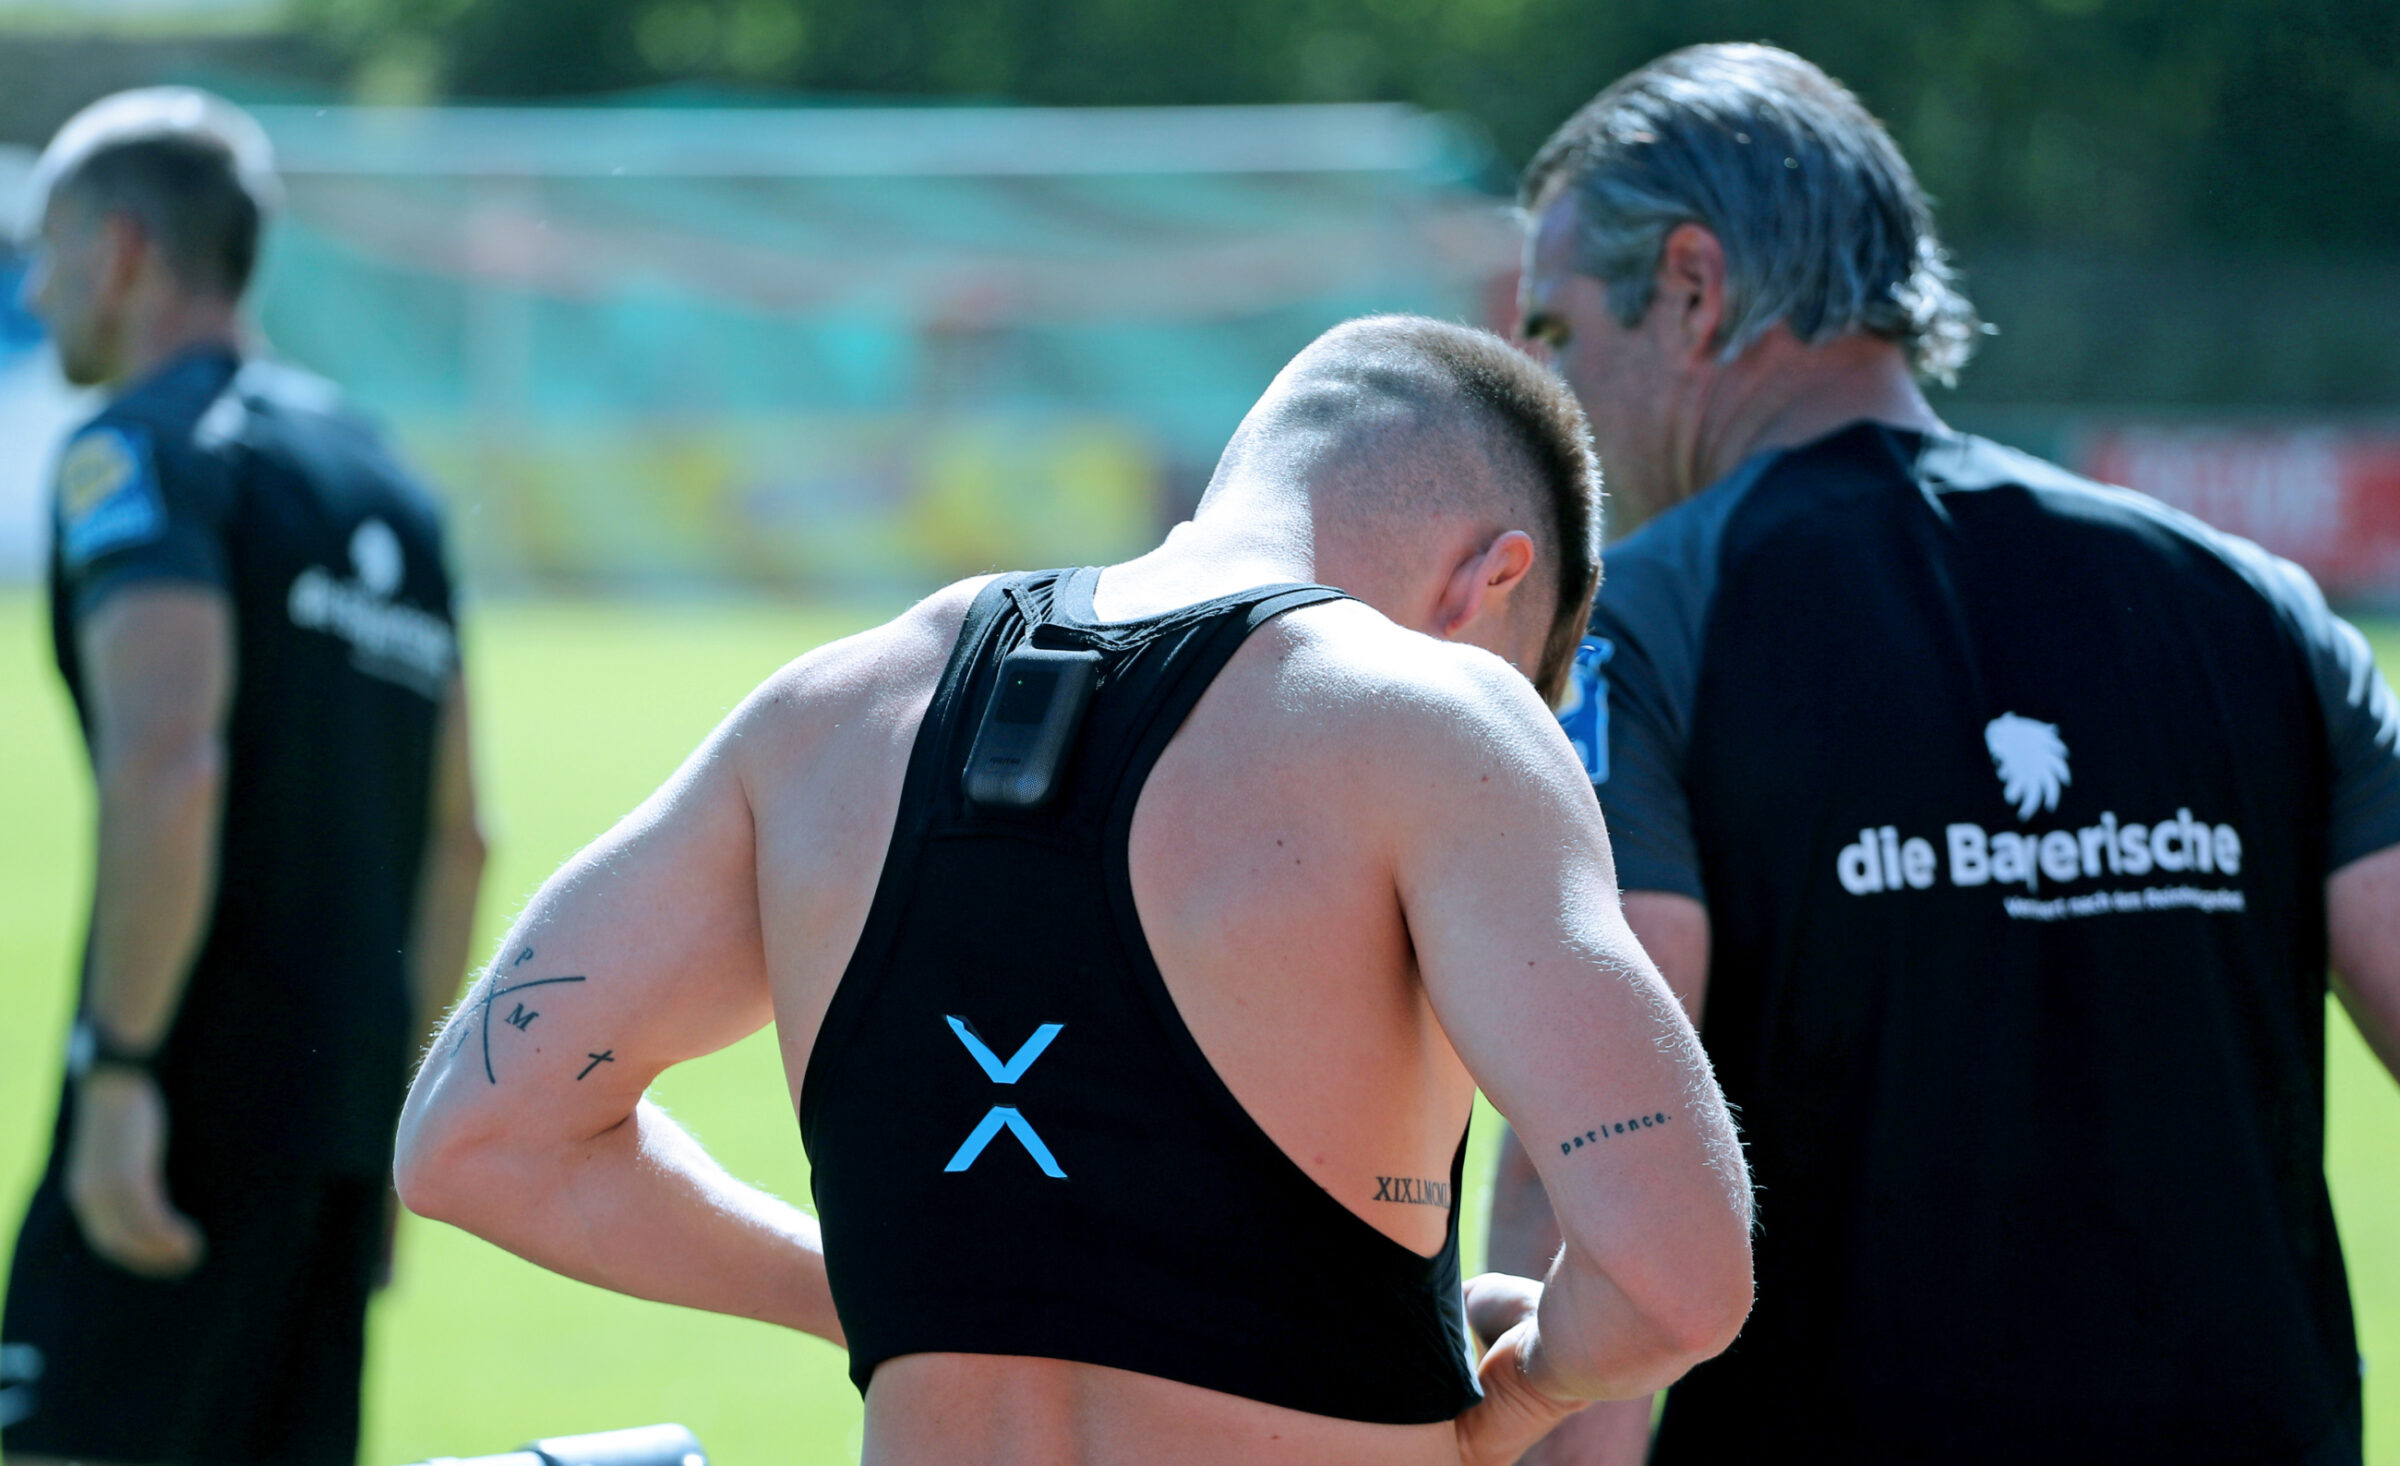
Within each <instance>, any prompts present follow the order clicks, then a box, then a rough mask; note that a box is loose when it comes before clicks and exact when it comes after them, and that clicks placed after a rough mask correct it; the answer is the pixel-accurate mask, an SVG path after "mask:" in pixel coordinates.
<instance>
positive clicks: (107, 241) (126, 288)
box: [92, 214, 151, 301]
mask: <svg viewBox="0 0 2400 1466" xmlns="http://www.w3.org/2000/svg"><path fill="white" fill-rule="evenodd" d="M96 243H97V244H98V246H99V249H100V262H99V268H98V269H96V270H94V271H93V272H92V276H93V279H94V280H95V281H96V282H97V283H98V285H99V293H100V295H101V297H102V298H103V299H106V300H111V301H115V300H122V299H123V298H124V297H125V296H126V295H128V294H130V293H131V292H132V290H133V286H134V282H135V281H136V280H137V279H139V278H140V276H141V273H142V266H143V264H144V263H145V262H147V261H148V259H149V258H150V252H151V251H150V236H149V235H148V234H147V233H145V232H143V230H142V226H141V223H140V221H139V220H137V219H135V218H134V217H133V216H132V215H131V214H110V215H109V216H108V217H107V218H105V219H102V220H101V221H100V237H99V239H98V240H97V241H96Z"/></svg>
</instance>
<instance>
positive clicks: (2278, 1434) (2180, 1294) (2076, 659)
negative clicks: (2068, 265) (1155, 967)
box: [1492, 46, 2400, 1463]
mask: <svg viewBox="0 0 2400 1466" xmlns="http://www.w3.org/2000/svg"><path fill="white" fill-rule="evenodd" d="M1524 202H1525V204H1526V206H1527V209H1528V219H1529V225H1530V229H1529V237H1528V244H1527V271H1526V279H1525V287H1524V297H1523V306H1524V332H1525V334H1526V335H1527V336H1528V337H1530V338H1531V339H1533V340H1534V341H1536V342H1538V343H1542V344H1544V345H1545V346H1546V347H1547V348H1548V349H1549V350H1550V351H1551V352H1553V353H1554V354H1555V356H1556V358H1557V359H1558V361H1559V362H1560V363H1561V365H1562V366H1563V368H1564V370H1565V372H1566V374H1567V376H1568V377H1569V379H1570V380H1571V381H1572V382H1573V383H1574V385H1575V387H1576V389H1577V390H1578V392H1579V393H1580V394H1581V396H1582V397H1583V400H1584V404H1585V407H1586V408H1587V410H1588V411H1589V413H1590V415H1591V421H1592V426H1593V431H1594V436H1595V438H1596V441H1597V445H1598V447H1599V449H1600V451H1601V454H1602V457H1603V460H1604V461H1605V462H1606V463H1607V464H1608V468H1609V478H1610V485H1611V487H1612V488H1613V489H1614V490H1615V491H1616V498H1617V506H1616V507H1617V509H1618V511H1619V513H1620V515H1621V516H1622V518H1621V519H1620V523H1619V528H1623V527H1624V524H1623V519H1624V518H1630V519H1632V520H1634V521H1636V522H1639V521H1641V520H1644V519H1648V520H1649V521H1650V522H1649V523H1647V524H1646V525H1644V527H1643V528H1642V529H1641V530H1640V532H1639V533H1636V534H1634V535H1632V536H1631V537H1630V538H1627V539H1624V540H1622V541H1620V542H1619V543H1618V544H1617V545H1615V546H1614V547H1613V548H1612V551H1611V554H1610V562H1609V574H1608V580H1607V583H1606V585H1605V586H1604V588H1603V589H1602V591H1601V594H1600V598H1599V602H1598V605H1597V608H1596V612H1595V616H1594V620H1593V633H1594V635H1593V640H1592V641H1591V642H1589V643H1587V644H1586V647H1585V650H1584V652H1583V654H1582V656H1581V657H1580V659H1579V664H1580V680H1581V693H1582V695H1581V697H1580V699H1575V700H1571V703H1570V708H1569V711H1568V713H1567V714H1566V716H1567V718H1568V720H1569V730H1570V733H1571V734H1573V735H1575V737H1576V741H1577V742H1578V744H1579V745H1580V746H1581V747H1582V748H1583V749H1584V750H1585V753H1586V758H1587V760H1588V763H1589V767H1590V772H1591V774H1592V776H1593V780H1594V783H1595V784H1596V786H1597V787H1598V790H1599V794H1600V798H1601V802H1602V805H1603V808H1604V810H1605V812H1606V815H1607V818H1608V824H1609V831H1610V835H1611V837H1612V839H1613V840H1614V842H1615V847H1616V853H1617V860H1618V870H1619V874H1620V878H1621V884H1622V886H1623V888H1624V890H1625V892H1626V895H1625V910H1626V915H1627V918H1628V920H1629V921H1630V923H1631V925H1632V926H1633V928H1634V930H1635V932H1636V933H1637V934H1638V935H1639V936H1640V938H1641V940H1642V942H1643V944H1644V945H1645V946H1646V947H1647V948H1648V949H1649V951H1650V953H1651V955H1652V956H1653V957H1654V958H1656V960H1657V962H1658V964H1659V966H1660V968H1661V969H1662V970H1663V971H1664V973H1665V974H1666V976H1667V978H1668V979H1669V981H1670V983H1672V984H1673V985H1674V986H1675V987H1676V989H1677V991H1678V993H1679V994H1680V996H1681V997H1682V999H1683V1001H1684V1003H1685V1004H1686V1006H1687V1007H1688V1008H1689V1009H1690V1011H1691V1013H1692V1015H1693V1017H1694V1018H1695V1019H1698V1018H1700V1017H1701V1016H1702V1004H1703V999H1705V1000H1706V1022H1705V1024H1704V1026H1703V1029H1702V1034H1703V1038H1704V1040H1705V1042H1706V1043H1707V1045H1708V1047H1709V1049H1710V1051H1711V1053H1712V1055H1713V1057H1714V1058H1715V1061H1716V1063H1717V1065H1718V1069H1719V1073H1720V1075H1721V1077H1722V1079H1723V1081H1724V1085H1725V1089H1726V1093H1727V1095H1728V1097H1729V1098H1730V1099H1731V1100H1732V1101H1733V1102H1734V1103H1735V1104H1736V1105H1737V1106H1738V1107H1739V1109H1740V1111H1741V1112H1742V1115H1743V1117H1744V1123H1745V1127H1746V1129H1747V1131H1748V1141H1749V1145H1750V1149H1751V1156H1752V1160H1753V1164H1754V1167H1755V1172H1756V1175H1757V1178H1758V1182H1759V1186H1760V1202H1759V1225H1760V1235H1759V1238H1758V1252H1757V1258H1758V1283H1759V1287H1758V1306H1757V1309H1756V1311H1755V1312H1754V1314H1753V1315H1752V1317H1751V1320H1750V1323H1749V1325H1748V1327H1747V1329H1746V1330H1745V1332H1744V1334H1743V1336H1742V1338H1741V1339H1740V1340H1739V1341H1738V1342H1737V1343H1736V1344H1735V1345H1734V1347H1733V1349H1732V1350H1730V1351H1729V1352H1728V1353H1726V1354H1725V1355H1724V1356H1722V1357H1721V1358H1719V1359H1717V1360H1715V1361H1712V1362H1710V1363H1707V1364H1703V1365H1701V1366H1700V1367H1699V1368H1698V1369H1696V1370H1695V1371H1694V1372H1693V1373H1692V1374H1691V1375H1689V1376H1688V1377H1687V1378H1686V1379H1685V1380H1684V1381H1683V1382H1682V1383H1680V1384H1678V1385H1677V1386H1676V1387H1675V1390H1674V1392H1673V1394H1672V1396H1671V1397H1670V1400H1669V1403H1668V1406H1667V1410H1666V1413H1665V1416H1664V1422H1663V1425H1662V1427H1661V1430H1660V1433H1659V1436H1658V1440H1657V1445H1656V1450H1655V1455H1654V1459H1656V1460H1660V1461H1673V1462H1687V1461H1690V1462H1697V1461H1709V1462H1729V1461H1759V1460H1789V1461H1842V1462H1849V1463H1872V1462H1898V1461H1910V1462H1917V1461H1941V1462H1945V1463H1976V1462H1991V1463H2000V1462H2011V1463H2016V1462H2026V1461H2042V1462H2046V1463H2060V1462H2081V1461H2090V1462H2103V1461H2105V1462H2112V1463H2121V1462H2130V1461H2159V1462H2167V1461H2173V1462H2195V1461H2209V1462H2268V1461H2274V1462H2353V1463H2354V1462H2356V1461H2357V1460H2358V1459H2359V1453H2360V1444H2359V1393H2358V1358H2357V1353H2356V1347H2355V1344H2354V1342H2353V1338H2352V1332H2351V1321H2350V1312H2349V1301H2348V1294H2347V1289H2346V1285H2345V1282H2344V1278H2343V1270H2342V1262H2341V1253H2340V1248H2339V1244H2338V1242H2337V1240H2336V1238H2335V1235H2334V1230H2333V1222H2332V1212H2331V1208H2330V1206H2329V1204H2328V1202H2327V1198H2326V1193H2325V1185H2324V1179H2323V1174H2322V1159H2321V1155H2322V1136H2323V1131H2322V1123H2323V1122H2322V1116H2323V1109H2324V1083H2323V1079H2324V1059H2323V1039H2324V1034H2323V1024H2324V1013H2325V1007H2324V997H2323V995H2324V992H2325V975H2324V974H2325V970H2326V965H2327V960H2328V957H2330V959H2331V962H2332V965H2333V966H2334V967H2335V969H2337V971H2338V973H2339V976H2338V977H2337V979H2336V990H2337V991H2339V992H2340V993H2341V995H2342V997H2343V998H2344V999H2345V1001H2346V1002H2347V1003H2348V1005H2349V1008H2350V1011H2351V1013H2352V1015H2353V1016H2354V1017H2355V1018H2356V1019H2357V1021H2358V1023H2359V1025H2360V1027H2361V1028H2362V1029H2363V1030H2365V1032H2366V1033H2367V1036H2368V1038H2369V1040H2370V1042H2372V1043H2373V1044H2374V1045H2375V1047H2376V1049H2377V1051H2378V1052H2379V1053H2380V1054H2381V1055H2382V1056H2383V1058H2384V1060H2385V1062H2386V1063H2387V1064H2389V1065H2394V1066H2396V1067H2400V709H2396V708H2395V704H2394V700H2393V698H2392V694H2391V692H2390V689H2389V688H2388V687H2387V686H2386V685H2385V684H2384V682H2383V680H2382V679H2381V678H2380V676H2378V674H2377V673H2376V670H2375V667H2374V663H2373V661H2372V658H2371V657H2370V655H2369V653H2368V650H2367V647H2366V644H2365V642H2364V641H2363V640H2362V639H2361V638H2360V637H2359V635H2358V633H2357V632H2356V631H2354V630H2352V629H2351V628H2350V627H2349V626H2348V625H2346V624H2345V623H2343V622H2342V621H2340V620H2339V619H2337V618H2336V617H2334V616H2333V615H2332V614H2331V613H2330V612H2328V611H2327V610H2326V608H2325V605H2324V602H2323V601H2322V599H2321V598H2320V597H2319V596H2318V594H2317V592H2316V589H2315V587H2314V586H2313V585H2311V584H2310V583H2309V581H2308V579H2307V577H2306V576H2305V575H2303V574H2302V573H2301V572H2300V571H2298V570H2297V569H2295V568H2294V567H2292V566H2290V565H2287V564H2284V563H2282V562H2280V561H2277V560H2274V559H2272V558H2271V557H2269V556H2267V555H2265V554H2263V553H2261V552H2260V551H2259V550H2258V549H2257V548H2256V547H2254V546H2251V545H2249V544H2246V543H2243V542H2240V541H2237V540H2233V539H2230V538H2228V537H2226V536H2223V535H2219V534H2216V533H2214V532H2212V531H2210V530H2209V529H2207V528H2206V527H2205V526H2202V525H2200V524H2198V523H2196V522H2194V521H2192V520H2189V519H2187V518H2184V517H2182V516H2179V515H2176V514H2174V513H2172V512H2170V511H2168V510H2165V509H2163V508H2161V507H2159V506H2158V505H2156V504H2154V503H2151V502H2150V501H2148V500H2144V499H2141V498H2139V497H2137V496H2134V495H2130V494H2126V493H2122V492H2120V491H2116V490H2111V489H2106V488H2102V487H2100V486H2098V485H2094V484H2089V483H2086V482H2083V481H2081V480H2078V479H2076V478H2074V477H2072V476H2071V475H2069V474H2066V473H2064V472H2062V471H2060V470H2059V469H2056V468H2054V467H2052V466H2050V465H2048V464H2045V463H2041V462H2039V461H2036V460H2034V459H2031V458H2027V457H2025V456H2023V455H2021V454H2017V453H2013V452H2010V451H2008V450H2006V449H2003V448H2000V447H1998V446H1997V445H1994V444H1991V443H1987V442H1982V441H1979V440H1976V439H1973V438H1967V437H1962V436H1960V435H1958V434H1955V433H1952V432H1951V431H1949V430H1948V429H1946V428H1945V427H1943V425H1942V424H1941V422H1940V421H1939V420H1938V419H1937V418H1936V417H1935V415H1934V413H1933V411H1932V409H1931V408H1930V407H1929V406H1928V405H1927V403H1926V401H1925V398H1924V397H1923V395H1922V394H1921V393H1920V392H1919V390H1918V387H1917V378H1918V377H1919V376H1934V377H1938V378H1943V379H1947V378H1948V377H1949V376H1950V375H1952V374H1953V373H1954V372H1955V371H1956V369H1957V368H1958V367H1959V366H1961V365H1962V364H1963V362H1964V359H1965V357H1966V355H1967V350H1968V348H1969V346H1970V345H1971V344H1972V342H1973V339H1974V330H1975V319H1974V315H1973V313H1972V311H1971V310H1970V308H1969V307H1968V305H1967V303H1966V301H1965V299H1964V298H1963V297H1962V296H1961V295H1960V294H1959V292H1958V290H1957V289H1956V287H1955V284H1954V282H1953V279H1952V277H1951V274H1950V271H1949V269H1948V268H1947V266H1946V265H1945V264H1944V262H1943V256H1942V251H1941V247H1940V245H1939V243H1938V242H1937V241H1936V239H1935V237H1934V234H1933V230H1932V227H1931V219H1930V214H1929V212H1928V209H1927V206H1926V203H1925V199H1924V196H1923V195H1922V194H1921V193H1920V192H1919V191H1918V188H1917V185H1916V182H1915V179H1914V178H1913V177H1912V176H1911V175H1910V173H1909V170H1908V166H1907V164H1906V162H1905V161H1904V160H1903V159H1902V158H1901V156H1900V154H1899V151H1898V150H1897V148H1895V147H1894V145H1893V143H1892V141H1891V139H1890V138H1889V137H1888V136H1887V135H1886V134H1885V133H1884V131H1883V130H1882V128H1881V127H1880V126H1879V125H1878V124H1877V123H1876V122H1875V120H1874V119H1873V118H1872V117H1870V116H1869V115H1868V114H1867V112H1866V111H1865V109H1864V108H1863V107H1861V106H1860V104H1859V103H1858V101H1857V99H1856V98H1854V97H1852V96H1851V95H1850V94H1849V93H1848V92H1846V91H1844V90H1843V89H1842V88H1841V87H1840V86H1839V85H1837V84H1836V83H1834V82H1833V81H1832V80H1831V79H1829V78H1828V77H1826V76H1825V75H1824V73H1822V72H1820V71H1818V70H1817V69H1816V68H1815V67H1813V66H1811V65H1809V64H1808V63H1807V62H1805V61H1803V60H1801V59H1800V58H1798V57H1796V56H1792V55H1789V54H1787V53H1785V52H1781V51H1776V50H1773V49H1770V48H1766V47H1760V46H1709V47H1699V48H1694V49H1691V50H1687V51H1680V52H1676V53H1675V54H1673V55H1670V56H1667V57H1664V58H1662V59H1661V60H1659V61H1657V62H1654V63H1652V64H1651V65H1649V66H1646V67H1644V68H1642V69H1641V70H1639V71H1636V72H1634V73H1633V74H1631V75H1629V76H1627V77H1626V78H1624V79H1623V80H1621V81H1619V82H1617V83H1616V84H1615V85H1613V86H1611V87H1610V88H1609V89H1608V90H1607V91H1605V92H1603V93H1601V95H1600V96H1599V97H1598V98H1597V99H1596V100H1595V101H1593V102H1592V103H1591V105H1590V106H1588V107H1586V108H1585V109H1584V110H1583V111H1582V112H1580V113H1578V114H1577V115H1576V116H1575V117H1574V118H1573V119H1572V120H1571V121H1569V122H1568V123H1567V125H1566V126H1565V127H1563V128H1562V129H1561V130H1560V131H1559V133H1558V135H1557V136H1555V137H1554V138H1552V139H1551V141H1550V143H1549V144H1548V145H1547V146H1545V147H1544V148H1543V149H1542V151H1541V153H1540V155H1539V156H1538V157H1536V158H1535V160H1534V162H1533V164H1532V166H1531V167H1530V168H1529V169H1528V171H1527V175H1526V182H1525V189H1524ZM1493 1210H1494V1216H1493V1228H1492V1236H1493V1248H1492V1265H1493V1266H1495V1267H1498V1268H1502V1269H1505V1270H1508V1271H1512V1272H1530V1271H1532V1270H1534V1268H1535V1266H1536V1265H1537V1263H1538V1259H1539V1258H1540V1257H1542V1256H1543V1255H1544V1254H1545V1252H1546V1249H1547V1247H1548V1246H1549V1245H1550V1239H1551V1237H1553V1236H1554V1235H1555V1234H1552V1233H1548V1232H1547V1231H1546V1216H1545V1211H1544V1208H1543V1205H1542V1198H1541V1193H1540V1189H1539V1185H1538V1183H1537V1182H1536V1181H1535V1180H1534V1178H1533V1174H1532V1172H1531V1170H1530V1169H1529V1168H1528V1166H1527V1165H1526V1163H1525V1159H1524V1154H1523V1152H1522V1151H1521V1150H1517V1149H1515V1148H1513V1146H1512V1148H1511V1150H1510V1152H1509V1153H1508V1155H1507V1156H1506V1158H1505V1159H1504V1162H1503V1169H1502V1185H1501V1187H1500V1190H1499V1192H1498V1194H1497V1197H1496V1199H1495V1203H1494V1208H1493ZM1605 1408H1606V1407H1604V1409H1605ZM1568 1434H1572V1436H1573V1439H1568V1438H1567V1435H1568ZM1647 1434H1648V1412H1647V1411H1646V1410H1643V1409H1640V1408H1639V1407H1633V1408H1622V1407H1619V1408H1616V1409H1614V1410H1612V1411H1607V1413H1604V1411H1603V1410H1594V1411H1591V1412H1587V1413H1586V1414H1585V1415H1583V1416H1580V1417H1577V1418H1576V1419H1575V1420H1574V1421H1573V1422H1571V1423H1570V1425H1569V1426H1568V1427H1567V1432H1566V1433H1562V1434H1561V1435H1554V1436H1553V1437H1552V1438H1551V1440H1550V1441H1549V1442H1546V1443H1545V1444H1544V1446H1543V1447H1541V1448H1539V1450H1538V1452H1537V1456H1536V1457H1533V1458H1529V1459H1540V1458H1541V1457H1542V1456H1543V1455H1545V1454H1546V1455H1547V1457H1548V1459H1550V1460H1552V1461H1561V1460H1581V1461H1610V1460H1623V1461H1630V1460H1638V1459H1639V1458H1640V1454H1641V1450H1642V1444H1643V1442H1644V1440H1645V1438H1646V1437H1647Z"/></svg>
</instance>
